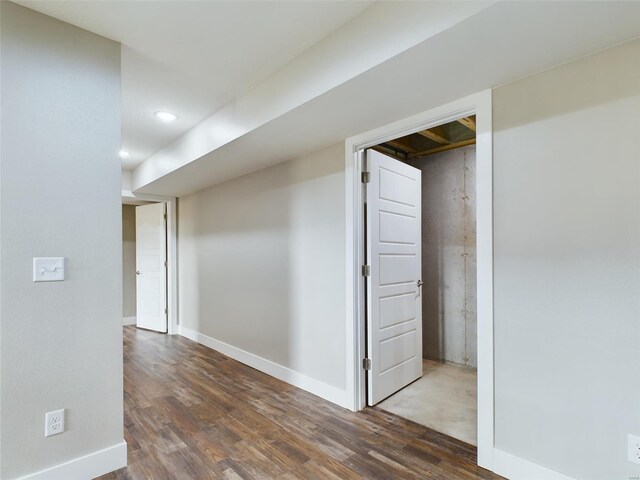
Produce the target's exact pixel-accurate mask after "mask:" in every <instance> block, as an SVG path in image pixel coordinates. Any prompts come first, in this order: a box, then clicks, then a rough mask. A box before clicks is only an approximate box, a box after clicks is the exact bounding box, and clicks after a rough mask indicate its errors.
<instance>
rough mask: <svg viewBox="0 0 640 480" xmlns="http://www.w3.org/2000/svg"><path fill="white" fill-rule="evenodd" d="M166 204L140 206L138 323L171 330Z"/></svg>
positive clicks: (137, 263)
mask: <svg viewBox="0 0 640 480" xmlns="http://www.w3.org/2000/svg"><path fill="white" fill-rule="evenodd" d="M165 211H166V204H164V203H153V204H150V205H143V206H141V207H136V325H137V326H138V327H139V328H146V329H149V330H156V331H158V332H163V333H164V332H166V331H167V314H166V306H167V269H166V260H167V236H166V222H165V218H164V217H165Z"/></svg>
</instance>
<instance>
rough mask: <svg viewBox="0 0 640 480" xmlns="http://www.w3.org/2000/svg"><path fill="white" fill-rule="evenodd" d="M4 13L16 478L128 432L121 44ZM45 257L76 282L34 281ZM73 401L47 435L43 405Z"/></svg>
mask: <svg viewBox="0 0 640 480" xmlns="http://www.w3.org/2000/svg"><path fill="white" fill-rule="evenodd" d="M0 11H1V12H2V20H1V22H2V23H1V45H2V52H1V64H0V69H1V88H2V90H1V95H2V105H1V122H2V139H1V144H0V155H1V157H0V192H1V193H0V232H1V234H0V242H1V249H0V261H1V264H2V269H1V272H0V284H1V290H0V298H1V304H0V315H1V317H0V318H1V322H0V332H1V335H0V338H1V344H0V355H1V356H0V366H1V371H0V378H1V382H0V386H1V402H0V406H1V408H0V428H1V431H0V438H1V450H0V457H1V458H2V471H1V472H0V477H2V478H3V479H5V480H10V479H14V478H16V477H20V476H22V475H26V474H29V473H32V472H36V471H39V470H42V469H45V468H47V467H52V466H56V465H58V464H61V463H63V462H66V461H70V460H73V459H75V458H77V457H80V456H82V455H88V454H92V453H94V452H96V451H98V450H101V449H105V448H108V447H112V446H114V445H117V444H121V443H122V441H123V412H122V327H121V324H122V260H121V255H122V243H121V230H120V228H121V227H120V226H121V209H120V195H121V191H120V189H121V184H120V161H119V159H118V157H117V152H118V149H119V143H120V47H119V45H118V44H117V43H114V42H112V41H109V40H106V39H105V38H102V37H98V36H96V35H93V34H90V33H88V32H86V31H83V30H80V29H78V28H75V27H72V26H70V25H68V24H65V23H62V22H60V21H57V20H54V19H52V18H49V17H46V16H43V15H41V14H38V13H35V12H33V11H31V10H27V9H25V8H23V7H20V6H18V5H16V4H13V3H10V2H1V4H0ZM35 256H63V257H66V268H67V280H66V281H64V282H56V283H33V282H32V270H31V268H32V258H33V257H35ZM61 408H65V409H67V422H66V428H67V431H66V432H65V433H63V434H61V435H57V436H54V437H49V438H45V437H44V418H45V412H47V411H50V410H55V409H61ZM119 451H120V450H119ZM122 458H124V457H122ZM111 466H113V467H117V466H119V465H113V464H112V465H111ZM67 471H68V470H67ZM94 473H95V472H94ZM51 476H52V475H51V474H49V476H48V477H47V478H51ZM88 476H89V475H88V474H85V475H67V476H64V477H60V478H78V477H80V478H83V477H84V478H87V477H88Z"/></svg>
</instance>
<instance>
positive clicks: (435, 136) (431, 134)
mask: <svg viewBox="0 0 640 480" xmlns="http://www.w3.org/2000/svg"><path fill="white" fill-rule="evenodd" d="M418 133H419V134H420V135H422V136H423V137H425V138H428V139H429V140H433V141H434V142H436V143H439V144H440V145H449V144H450V143H451V140H449V139H448V138H446V137H445V136H444V135H443V134H442V133H441V132H438V131H437V130H436V128H430V129H429V130H423V131H421V132H418Z"/></svg>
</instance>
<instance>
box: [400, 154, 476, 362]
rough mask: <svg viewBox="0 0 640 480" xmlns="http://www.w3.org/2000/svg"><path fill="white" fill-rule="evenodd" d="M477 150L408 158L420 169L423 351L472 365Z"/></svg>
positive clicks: (474, 320)
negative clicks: (413, 158)
mask: <svg viewBox="0 0 640 480" xmlns="http://www.w3.org/2000/svg"><path fill="white" fill-rule="evenodd" d="M475 154H476V147H475V146H470V147H465V148H458V149H455V150H451V151H448V152H442V153H437V154H434V155H429V156H427V157H422V158H420V159H416V160H413V161H411V162H408V163H410V164H411V165H413V166H414V167H416V168H419V169H420V170H421V171H422V280H423V281H424V287H423V288H422V351H423V356H424V357H425V358H429V359H431V360H439V361H445V362H451V363H456V364H460V365H467V366H472V367H477V365H478V361H477V350H476V344H477V339H476V336H477V333H476V325H477V323H476V222H475V216H476V212H475V204H476V199H475V172H476V170H475Z"/></svg>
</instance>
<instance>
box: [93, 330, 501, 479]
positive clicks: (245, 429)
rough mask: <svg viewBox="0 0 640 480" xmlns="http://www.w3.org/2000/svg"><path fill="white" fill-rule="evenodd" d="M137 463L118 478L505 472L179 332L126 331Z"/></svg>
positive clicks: (128, 432) (466, 449) (406, 424)
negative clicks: (294, 384) (336, 402)
mask: <svg viewBox="0 0 640 480" xmlns="http://www.w3.org/2000/svg"><path fill="white" fill-rule="evenodd" d="M124 352H125V353H124V359H125V362H124V369H125V439H126V441H127V443H128V445H129V466H128V467H127V468H126V469H122V470H119V471H117V472H114V473H111V474H108V475H105V476H103V477H100V478H102V479H104V480H111V479H163V480H164V479H198V480H201V479H205V478H209V479H213V478H223V479H258V478H263V479H264V478H267V479H271V478H273V479H275V478H277V479H283V480H284V479H287V480H289V479H297V478H308V479H319V478H322V479H364V478H366V479H373V478H380V479H383V478H398V479H400V478H406V479H419V478H421V479H439V480H444V479H447V480H451V479H457V478H459V479H466V480H469V479H475V478H477V479H499V478H501V477H499V476H497V475H494V474H492V473H490V472H488V471H486V470H484V469H481V468H479V467H477V466H476V465H475V455H476V453H475V448H474V447H472V446H470V445H467V444H465V443H463V442H460V441H457V440H454V439H452V438H450V437H447V436H444V435H442V434H439V433H437V432H434V431H432V430H430V429H428V428H426V427H422V426H420V425H417V424H415V423H413V422H410V421H407V420H404V419H402V418H400V417H397V416H395V415H393V414H389V413H386V412H383V411H382V410H379V409H376V408H373V409H367V410H365V411H364V412H360V413H353V412H350V411H348V410H345V409H342V408H340V407H337V406H335V405H333V404H331V403H329V402H327V401H325V400H322V399H320V398H318V397H316V396H314V395H311V394H309V393H307V392H305V391H303V390H300V389H298V388H295V387H292V386H290V385H288V384H286V383H284V382H281V381H279V380H276V379H274V378H272V377H269V376H268V375H265V374H263V373H261V372H258V371H257V370H254V369H252V368H250V367H247V366H245V365H243V364H241V363H238V362H236V361H235V360H232V359H230V358H228V357H225V356H224V355H222V354H220V353H217V352H215V351H213V350H210V349H208V348H206V347H204V346H202V345H199V344H197V343H194V342H192V341H190V340H187V339H185V338H183V337H179V336H168V335H162V334H157V333H153V332H149V331H144V330H138V329H136V328H135V327H132V326H128V327H125V328H124Z"/></svg>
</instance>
